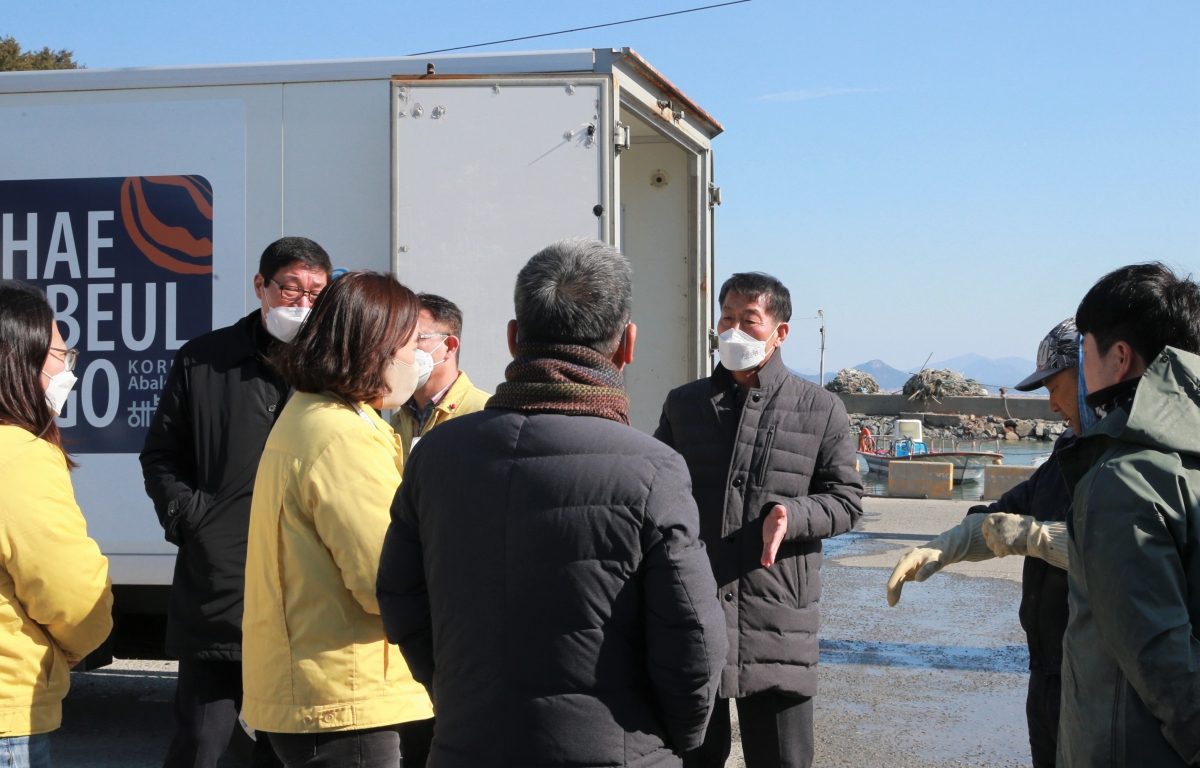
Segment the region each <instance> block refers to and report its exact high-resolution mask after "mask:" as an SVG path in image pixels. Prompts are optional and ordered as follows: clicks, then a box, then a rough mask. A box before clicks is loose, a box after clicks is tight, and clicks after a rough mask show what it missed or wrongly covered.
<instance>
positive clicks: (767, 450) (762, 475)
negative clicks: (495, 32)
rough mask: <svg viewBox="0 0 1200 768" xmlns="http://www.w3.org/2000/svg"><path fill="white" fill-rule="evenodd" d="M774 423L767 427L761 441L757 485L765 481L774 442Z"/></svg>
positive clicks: (760, 486)
mask: <svg viewBox="0 0 1200 768" xmlns="http://www.w3.org/2000/svg"><path fill="white" fill-rule="evenodd" d="M775 427H776V425H775V424H772V425H771V426H770V427H768V428H767V439H766V441H765V442H764V443H763V452H762V460H761V461H760V462H759V465H758V487H759V488H762V487H763V483H765V482H766V481H767V466H768V465H769V464H770V463H771V446H772V445H773V444H774V443H775Z"/></svg>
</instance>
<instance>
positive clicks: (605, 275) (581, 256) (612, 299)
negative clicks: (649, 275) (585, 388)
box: [513, 237, 633, 355]
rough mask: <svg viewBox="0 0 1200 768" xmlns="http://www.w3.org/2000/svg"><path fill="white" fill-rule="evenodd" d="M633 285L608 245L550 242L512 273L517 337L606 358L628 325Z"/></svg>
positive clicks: (581, 241)
mask: <svg viewBox="0 0 1200 768" xmlns="http://www.w3.org/2000/svg"><path fill="white" fill-rule="evenodd" d="M632 286H633V270H632V269H630V267H629V261H628V260H627V259H626V258H625V257H624V256H623V255H622V254H621V252H620V251H618V250H617V249H616V248H613V247H612V246H611V245H606V244H604V243H602V242H600V241H599V240H593V239H592V238H588V237H572V238H567V239H565V240H559V241H557V242H554V243H551V244H550V245H548V246H546V247H545V248H543V249H542V250H541V251H539V252H538V253H537V254H535V255H534V256H533V258H531V259H530V260H529V261H528V262H526V264H525V266H524V267H521V271H520V272H519V273H517V287H516V290H515V291H514V296H513V301H514V303H515V304H516V310H517V337H518V339H519V340H520V341H528V342H542V343H553V344H579V345H582V346H585V347H591V348H592V349H595V350H596V351H597V352H600V353H602V354H606V355H611V354H612V353H613V351H615V350H616V348H617V345H618V344H620V338H621V332H622V331H624V330H625V326H626V325H627V324H628V323H629V315H630V312H631V309H632V306H633V287H632Z"/></svg>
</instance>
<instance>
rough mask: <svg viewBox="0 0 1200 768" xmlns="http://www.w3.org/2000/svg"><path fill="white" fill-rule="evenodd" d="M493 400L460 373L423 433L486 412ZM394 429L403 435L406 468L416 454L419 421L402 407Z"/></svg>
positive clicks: (401, 440) (401, 443)
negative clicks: (461, 417)
mask: <svg viewBox="0 0 1200 768" xmlns="http://www.w3.org/2000/svg"><path fill="white" fill-rule="evenodd" d="M489 398H491V395H489V394H488V393H487V392H484V391H483V390H482V389H476V388H475V386H474V385H473V384H471V380H470V379H468V378H467V374H466V373H465V372H463V371H459V372H458V378H457V379H455V380H454V383H453V384H451V385H450V389H449V390H447V391H446V394H445V396H444V397H442V400H441V402H440V403H438V404H437V405H435V406H434V407H433V413H431V414H429V421H427V422H425V429H424V430H423V431H422V434H428V432H429V430H431V429H433V428H434V427H436V426H437V425H438V424H441V423H442V422H445V421H449V420H450V419H453V418H454V417H455V416H462V415H463V414H464V413H475V412H476V411H482V410H483V407H484V406H485V405H487V401H488V399H489ZM392 426H393V427H394V428H395V429H396V434H397V435H399V436H400V459H401V463H400V466H401V467H403V466H404V463H405V462H407V461H408V454H409V453H411V452H412V442H413V434H414V433H415V432H416V429H417V420H416V419H415V418H413V415H412V414H411V413H409V410H408V408H407V407H405V406H401V407H400V408H398V409H396V413H395V414H394V415H393V416H392Z"/></svg>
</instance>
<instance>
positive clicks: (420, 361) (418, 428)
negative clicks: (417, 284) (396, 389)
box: [392, 293, 491, 462]
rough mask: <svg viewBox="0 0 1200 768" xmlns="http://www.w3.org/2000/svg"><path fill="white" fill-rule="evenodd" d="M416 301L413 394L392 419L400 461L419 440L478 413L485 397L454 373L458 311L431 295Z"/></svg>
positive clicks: (458, 343) (461, 374)
mask: <svg viewBox="0 0 1200 768" xmlns="http://www.w3.org/2000/svg"><path fill="white" fill-rule="evenodd" d="M417 298H418V299H419V300H420V302H421V313H420V315H419V317H418V320H417V365H418V367H419V369H420V375H419V377H418V379H417V391H416V392H414V393H413V396H412V397H411V398H409V400H408V402H406V403H405V404H404V405H403V406H402V407H401V408H400V409H398V410H397V411H396V414H395V415H394V416H393V417H392V427H393V428H395V430H396V434H397V435H398V436H399V437H400V450H401V456H402V457H403V459H404V461H405V462H407V461H408V454H409V452H410V451H412V449H413V447H414V446H415V445H416V444H417V442H418V441H420V439H421V437H422V435H425V434H427V433H428V432H429V430H431V429H433V428H434V427H436V426H437V425H439V424H442V423H443V422H446V421H448V420H450V419H453V418H454V417H456V416H462V415H463V414H466V413H474V412H476V411H482V410H483V407H484V406H485V405H487V401H488V398H489V397H491V395H489V394H488V393H487V392H484V391H483V390H482V389H478V388H476V387H475V386H474V385H473V384H471V380H470V379H469V378H467V374H466V372H464V371H461V370H459V368H458V357H459V354H461V351H462V344H461V341H460V339H461V338H462V324H463V316H462V310H461V309H459V308H458V305H457V304H455V303H454V302H452V301H450V300H449V299H446V298H443V297H441V296H437V295H434V294H432V293H421V294H418V295H417Z"/></svg>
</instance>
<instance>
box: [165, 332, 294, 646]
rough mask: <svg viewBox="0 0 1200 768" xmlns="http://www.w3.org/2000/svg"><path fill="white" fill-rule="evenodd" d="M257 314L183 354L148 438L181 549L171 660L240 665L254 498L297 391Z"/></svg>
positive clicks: (171, 536)
mask: <svg viewBox="0 0 1200 768" xmlns="http://www.w3.org/2000/svg"><path fill="white" fill-rule="evenodd" d="M273 343H274V342H272V341H271V340H270V337H269V336H268V335H267V333H266V329H264V328H263V325H262V313H261V312H259V311H258V310H257V309H256V310H254V312H252V313H251V314H249V315H247V316H246V317H244V318H242V319H241V320H239V321H238V322H236V323H235V324H233V325H231V326H228V327H226V328H219V329H217V330H215V331H212V332H211V333H206V334H204V335H203V336H198V337H196V338H194V339H192V340H191V341H189V342H188V343H186V344H184V345H183V348H182V349H180V350H179V352H178V353H177V354H176V355H175V362H174V364H172V366H171V373H170V375H169V376H168V377H167V383H166V386H165V387H164V391H163V395H162V400H161V401H160V402H159V404H158V410H157V412H156V413H155V414H154V421H153V422H151V424H150V429H149V431H148V432H147V433H146V443H145V446H144V447H143V448H142V455H141V461H142V474H143V476H144V479H145V482H146V494H147V495H149V496H150V499H151V500H152V501H153V502H154V511H155V512H156V513H157V514H158V520H159V522H160V523H161V524H162V527H163V530H164V532H165V537H166V539H167V541H169V542H171V543H172V544H176V545H178V546H179V554H178V555H176V558H175V576H174V579H173V580H172V581H171V597H170V603H169V604H168V607H167V653H168V654H170V655H171V656H174V657H175V658H177V659H209V660H219V661H241V658H242V603H243V599H244V596H245V590H246V539H247V536H248V533H249V530H250V495H251V493H252V492H253V491H254V477H255V475H256V474H257V472H258V460H259V459H260V458H262V452H263V447H264V446H265V445H266V444H267V435H269V434H270V433H271V428H272V427H273V426H275V421H276V420H277V419H278V418H279V414H280V413H282V412H283V406H284V405H286V404H287V401H288V397H289V396H290V390H289V388H288V384H287V382H286V381H285V380H284V378H283V376H282V374H280V373H279V371H278V370H276V369H275V367H274V366H272V365H271V364H270V363H269V362H268V361H267V359H266V357H265V353H266V351H267V350H268V349H269V348H270V345H271V344H273Z"/></svg>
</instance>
